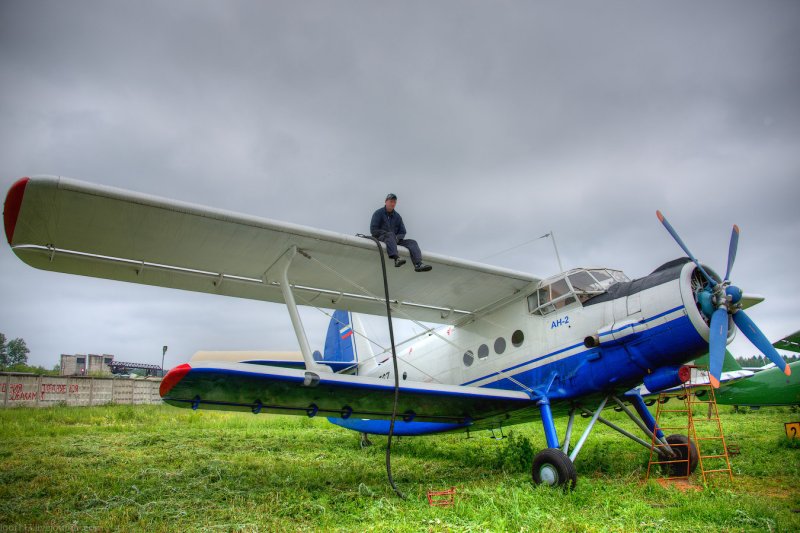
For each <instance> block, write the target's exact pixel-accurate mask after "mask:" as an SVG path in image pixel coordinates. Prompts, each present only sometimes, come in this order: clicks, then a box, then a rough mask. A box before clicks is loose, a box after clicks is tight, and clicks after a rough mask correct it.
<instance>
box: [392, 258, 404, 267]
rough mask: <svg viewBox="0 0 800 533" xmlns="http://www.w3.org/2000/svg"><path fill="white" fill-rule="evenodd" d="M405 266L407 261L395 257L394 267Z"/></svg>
mask: <svg viewBox="0 0 800 533" xmlns="http://www.w3.org/2000/svg"><path fill="white" fill-rule="evenodd" d="M405 264H406V260H405V259H400V258H399V257H395V258H394V266H396V267H401V266H403V265H405Z"/></svg>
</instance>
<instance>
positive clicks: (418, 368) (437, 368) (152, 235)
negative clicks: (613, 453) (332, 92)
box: [3, 176, 788, 487]
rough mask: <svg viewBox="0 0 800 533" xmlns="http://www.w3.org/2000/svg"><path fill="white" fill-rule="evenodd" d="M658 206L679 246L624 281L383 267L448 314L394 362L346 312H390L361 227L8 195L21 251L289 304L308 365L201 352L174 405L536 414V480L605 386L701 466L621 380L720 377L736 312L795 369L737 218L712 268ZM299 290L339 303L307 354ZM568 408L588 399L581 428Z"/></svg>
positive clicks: (77, 267)
mask: <svg viewBox="0 0 800 533" xmlns="http://www.w3.org/2000/svg"><path fill="white" fill-rule="evenodd" d="M658 217H659V220H660V221H661V222H662V224H663V225H664V226H665V227H666V229H667V230H668V231H669V232H670V234H671V235H672V237H673V238H674V239H675V240H676V241H677V242H678V244H679V245H680V246H681V248H683V250H684V252H685V253H686V255H687V256H688V258H682V259H677V260H674V261H671V262H669V263H666V264H664V265H662V266H660V267H658V268H657V269H655V270H654V271H653V272H652V273H651V274H649V275H648V276H645V277H644V278H641V279H636V280H632V281H631V280H629V279H628V278H627V277H626V276H625V275H624V274H623V273H622V272H621V271H619V270H615V269H611V268H576V269H573V270H570V271H568V272H562V273H559V274H557V275H555V276H553V277H550V278H547V279H540V278H538V277H536V276H533V275H530V274H527V273H524V272H516V271H512V270H507V269H504V268H497V267H493V266H488V265H483V264H478V263H474V262H470V261H464V260H460V259H454V258H451V257H445V256H442V255H436V254H432V253H426V254H425V257H426V261H427V262H428V263H430V264H431V265H432V266H433V267H434V268H433V270H432V271H431V272H430V273H426V274H424V275H420V274H416V273H414V272H413V270H412V269H404V268H390V269H387V270H388V272H386V276H387V282H388V283H387V288H388V293H389V295H390V296H389V302H390V308H391V314H392V315H394V316H395V317H399V318H404V319H411V320H416V321H423V322H428V323H437V324H442V325H443V326H442V327H441V328H438V329H432V330H428V331H427V332H426V334H424V335H423V336H421V338H417V339H416V340H415V341H414V342H412V343H410V344H405V345H402V346H400V350H399V351H400V356H399V357H398V358H399V361H398V365H399V366H398V372H397V374H395V372H394V370H393V364H391V362H392V358H391V357H390V354H389V352H388V351H387V352H384V353H377V354H373V353H372V352H371V350H370V348H369V343H368V342H366V340H365V339H364V338H363V335H364V332H363V331H359V326H358V320H356V319H357V316H353V315H352V314H351V313H367V314H373V315H383V316H386V314H387V309H386V301H385V298H386V297H385V296H384V294H385V291H384V277H383V274H382V271H381V260H380V258H381V256H380V255H379V254H378V252H379V251H380V248H379V247H378V246H376V244H375V243H374V242H373V241H371V240H368V239H365V238H362V237H358V236H350V235H343V234H339V233H333V232H330V231H325V230H320V229H314V228H310V227H304V226H299V225H295V224H288V223H285V222H278V221H274V220H268V219H264V218H257V217H253V216H246V215H240V214H235V213H231V212H226V211H221V210H217V209H212V208H208V207H201V206H197V205H191V204H188V203H182V202H177V201H172V200H166V199H162V198H157V197H154V196H149V195H145V194H138V193H134V192H129V191H125V190H120V189H115V188H110V187H104V186H99V185H93V184H89V183H84V182H80V181H75V180H71V179H66V178H61V177H48V176H42V177H34V178H23V179H21V180H19V181H17V182H16V183H15V184H14V185H13V186H12V187H11V189H10V191H9V192H8V195H7V197H6V200H5V206H4V212H3V218H4V225H5V231H6V236H7V238H8V242H9V244H10V245H11V247H12V249H13V251H14V253H15V254H16V255H17V256H18V257H19V258H20V259H21V260H22V261H24V262H25V263H27V264H29V265H31V266H34V267H36V268H40V269H43V270H53V271H58V272H68V273H72V274H79V275H85V276H94V277H99V278H107V279H114V280H120V281H127V282H131V283H142V284H148V285H157V286H161V287H171V288H176V289H184V290H190V291H199V292H205V293H211V294H218V295H225V296H235V297H240V298H251V299H255V300H264V301H269V302H279V303H283V304H285V305H286V308H287V310H288V312H289V315H290V317H291V319H292V324H293V326H294V329H295V333H296V335H297V340H298V342H299V344H300V349H301V352H302V355H303V365H302V366H303V368H296V367H293V365H292V364H285V362H281V361H259V360H250V361H234V362H231V361H213V360H211V361H209V360H202V361H195V360H193V361H191V362H190V363H187V364H182V365H180V366H177V367H175V368H173V369H172V370H171V371H170V372H169V373H168V374H167V375H166V377H165V378H164V380H163V382H162V384H161V396H162V397H163V399H164V401H165V402H167V403H169V404H171V405H175V406H179V407H191V408H194V409H198V408H200V409H225V410H239V411H252V412H253V413H259V412H260V413H288V414H297V415H302V416H316V415H322V416H326V417H328V418H329V419H330V420H331V421H332V422H334V423H336V424H339V425H341V426H344V427H346V428H350V429H352V430H355V431H358V432H361V433H367V434H370V433H371V434H388V433H389V429H390V421H389V420H390V419H391V418H392V413H393V408H395V409H394V411H395V412H396V413H398V418H397V422H396V424H395V425H394V427H393V429H394V434H396V435H423V434H427V433H437V432H443V431H453V430H469V431H472V430H477V429H500V428H503V427H505V426H509V425H512V424H519V423H522V422H528V421H533V420H539V421H540V423H541V424H542V426H543V428H544V435H545V439H546V442H547V448H546V449H544V450H542V451H541V452H540V453H538V454H537V455H536V456H535V458H534V460H533V472H532V474H533V480H534V482H536V483H544V484H548V485H553V486H566V487H570V486H574V484H575V482H576V473H575V467H574V465H573V462H574V461H575V459H576V457H577V455H578V453H579V451H580V449H581V447H582V446H583V444H584V442H585V441H586V438H587V437H588V436H589V433H590V432H591V430H592V428H593V427H594V425H595V422H596V421H597V420H598V419H601V421H604V419H602V418H601V417H600V415H601V412H602V411H603V409H604V407H605V406H606V405H607V404H608V405H614V406H615V407H617V408H621V409H623V410H624V411H625V412H626V413H627V414H628V415H629V416H630V417H631V419H632V420H633V421H634V422H635V423H636V425H638V426H639V428H641V430H642V431H643V432H644V433H645V434H646V435H647V436H648V438H647V440H645V439H642V438H639V437H636V436H635V435H633V434H631V433H629V432H627V431H624V430H623V429H622V428H619V427H617V426H616V425H614V427H615V429H617V430H618V431H620V432H621V433H623V432H624V433H623V434H624V435H625V436H627V437H629V438H631V439H634V440H635V441H636V442H638V443H639V444H642V445H643V446H646V447H648V448H651V447H652V448H654V450H655V452H656V453H658V454H659V455H661V456H663V457H665V458H667V460H669V459H671V460H678V459H680V458H682V459H683V461H684V465H686V464H687V459H688V460H689V462H688V464H689V465H690V466H691V467H694V465H695V464H696V451H695V450H694V446H693V445H692V443H691V442H689V441H688V438H687V437H686V436H684V435H670V436H665V435H664V434H663V433H662V432H661V431H660V430H659V429H658V428H656V427H655V420H654V419H653V417H652V415H651V414H650V412H649V411H648V410H647V407H646V406H645V404H644V402H643V400H642V399H641V397H640V396H639V395H638V394H636V393H635V392H634V391H632V390H631V389H632V388H633V387H635V386H637V385H639V384H640V383H642V382H644V384H645V385H646V387H647V388H648V389H649V390H650V391H658V390H662V389H666V388H669V387H673V386H675V385H677V384H679V383H681V382H682V381H684V380H685V379H686V375H687V370H688V369H687V367H685V366H683V365H684V363H686V362H687V361H691V360H693V359H695V358H696V357H698V356H699V355H701V354H703V353H706V352H710V353H711V365H710V366H711V368H710V373H711V380H712V382H717V383H715V384H718V379H719V376H720V373H721V367H722V359H723V356H724V352H725V346H726V344H727V343H728V342H730V341H731V340H732V338H733V336H734V333H735V328H733V324H736V326H738V327H739V329H741V330H742V331H743V333H744V334H745V335H746V336H747V337H748V338H749V339H750V340H751V341H753V343H754V344H755V345H756V346H757V347H758V348H759V349H760V350H762V351H763V352H764V354H765V355H766V356H767V357H769V358H770V359H771V360H772V361H773V362H774V363H775V364H776V365H777V366H778V367H780V368H781V369H782V370H784V371H785V372H787V374H788V367H787V366H786V364H785V362H784V361H783V359H781V358H780V356H779V355H778V354H777V352H775V350H774V349H773V348H772V346H771V345H770V343H769V341H767V339H766V338H765V337H764V335H763V334H762V333H761V332H760V331H759V330H758V328H757V327H756V326H755V325H754V324H753V323H752V322H751V321H750V319H749V318H748V317H747V315H746V314H745V312H744V311H743V309H744V308H747V307H748V306H750V305H753V304H755V303H758V302H759V301H761V300H763V298H761V297H758V296H749V295H745V294H743V293H742V291H741V290H740V289H739V288H738V287H736V286H734V285H732V284H731V283H730V281H729V275H730V271H731V268H732V266H733V260H734V257H735V252H736V246H737V242H738V228H737V227H736V226H734V231H733V234H732V237H731V243H730V249H729V257H728V265H727V271H726V273H725V276H724V277H720V276H719V275H717V274H716V273H715V272H714V271H713V270H711V269H710V268H709V267H707V266H705V265H701V264H700V263H699V262H698V261H697V260H696V259H695V258H694V256H693V255H692V254H691V253H690V252H689V250H688V248H687V247H686V246H685V245H684V244H683V242H682V241H681V240H680V238H679V237H678V235H677V233H676V232H675V231H674V230H673V228H672V226H670V225H669V223H668V222H667V220H666V219H665V218H664V217H663V216H662V215H661V213H658ZM298 304H299V305H306V306H315V307H318V308H330V309H335V310H338V311H339V312H338V313H336V314H335V316H334V319H333V325H332V327H333V328H334V330H335V331H336V332H337V333H339V340H341V341H343V342H341V343H339V344H338V346H337V343H331V345H330V346H329V348H328V349H326V351H325V352H326V353H324V354H322V357H319V356H317V357H315V356H314V353H313V352H312V351H311V349H310V347H309V344H308V341H307V339H306V335H305V332H304V330H303V325H302V322H301V320H300V316H299V314H298V311H297V305H298ZM353 328H355V329H353ZM351 330H352V331H353V334H350V333H351ZM337 342H338V341H337ZM395 379H396V380H397V381H398V382H399V388H398V390H399V396H398V397H397V400H396V402H397V403H395V392H396V390H395V382H394V380H395ZM629 406H633V410H631V409H630V408H629ZM576 414H579V415H585V414H588V415H591V418H590V420H589V423H588V425H587V428H586V429H585V430H584V432H583V434H582V436H581V437H580V439H579V440H578V441H577V443H575V442H573V441H572V440H571V434H572V429H573V421H574V419H575V415H576ZM561 415H564V416H569V422H568V425H567V429H566V431H565V433H564V435H563V438H559V436H558V434H557V432H556V428H555V425H554V423H553V417H554V416H561ZM604 422H606V423H609V422H608V421H604ZM653 433H655V436H653ZM652 443H656V444H655V446H653V444H652ZM684 468H686V466H684Z"/></svg>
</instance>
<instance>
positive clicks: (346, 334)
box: [314, 311, 377, 374]
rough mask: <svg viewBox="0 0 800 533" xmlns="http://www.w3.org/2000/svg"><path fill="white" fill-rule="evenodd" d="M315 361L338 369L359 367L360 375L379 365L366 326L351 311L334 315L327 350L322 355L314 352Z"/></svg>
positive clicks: (330, 325)
mask: <svg viewBox="0 0 800 533" xmlns="http://www.w3.org/2000/svg"><path fill="white" fill-rule="evenodd" d="M314 359H315V360H317V361H319V362H323V363H326V364H329V365H331V366H332V367H337V368H339V367H340V368H347V367H349V366H352V365H358V370H357V373H358V374H363V373H365V372H366V371H368V370H369V369H370V368H372V367H374V366H375V365H376V364H377V363H376V362H375V357H374V354H373V352H372V346H371V342H370V341H369V339H368V338H367V336H366V334H365V330H364V325H363V324H362V323H361V320H360V319H359V318H358V315H354V314H352V313H350V312H349V311H336V312H334V313H333V317H331V321H330V322H329V323H328V332H327V334H326V335H325V350H324V352H323V353H321V354H320V353H319V352H314Z"/></svg>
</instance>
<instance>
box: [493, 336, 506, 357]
mask: <svg viewBox="0 0 800 533" xmlns="http://www.w3.org/2000/svg"><path fill="white" fill-rule="evenodd" d="M505 351H506V340H505V339H504V338H503V337H497V340H496V341H494V353H496V354H497V355H500V354H501V353H503V352H505Z"/></svg>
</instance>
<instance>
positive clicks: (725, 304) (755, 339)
mask: <svg viewBox="0 0 800 533" xmlns="http://www.w3.org/2000/svg"><path fill="white" fill-rule="evenodd" d="M656 216H658V220H659V221H661V223H662V224H663V225H664V227H665V228H666V230H667V231H668V232H669V234H670V235H672V238H673V239H675V242H677V243H678V246H680V247H681V249H682V250H683V251H684V252H685V253H686V255H687V256H688V257H689V259H691V261H692V262H693V263H694V264H695V265H697V268H698V270H699V271H700V273H702V274H703V277H704V278H705V279H706V281H707V283H706V285H705V287H703V288H702V289H700V290H699V291H697V294H696V295H695V297H696V298H697V303H698V305H699V306H700V310H701V311H702V313H703V314H704V315H706V317H707V318H709V319H710V320H711V324H710V326H709V329H710V333H709V338H708V344H709V374H710V376H709V380H710V381H711V385H712V386H713V387H714V388H719V379H720V376H721V374H722V362H723V359H724V358H725V345H726V344H727V340H728V315H731V316H732V317H733V323H734V324H736V326H737V327H738V328H739V330H740V331H741V332H742V333H743V334H744V336H745V337H747V339H748V340H749V341H750V342H752V343H753V345H754V346H755V347H756V348H758V349H759V350H760V351H761V353H763V354H764V355H766V356H767V358H768V359H769V360H770V361H772V362H773V363H775V366H777V367H778V368H780V369H781V370H783V372H784V373H785V374H786V375H787V376H788V375H791V372H792V370H791V368H790V367H789V365H787V364H786V362H785V361H784V360H783V358H782V357H781V356H780V354H779V353H778V351H777V350H776V349H775V348H774V347H773V346H772V344H770V342H769V340H768V339H767V337H766V336H765V335H764V334H763V333H762V332H761V330H760V329H758V326H756V325H755V323H754V322H753V321H752V320H751V319H750V317H749V316H747V314H746V313H745V312H744V310H743V309H742V305H741V303H739V302H740V301H741V299H742V294H743V293H742V290H741V289H740V288H739V287H737V286H736V285H732V284H731V281H730V275H731V270H733V263H734V261H735V260H736V250H737V248H738V247H739V226H737V225H736V224H734V225H733V231H731V240H730V244H729V245H728V267H727V269H726V270H725V279H724V280H722V282H721V283H720V282H718V281H717V280H715V279H714V278H712V277H711V276H710V275H709V274H708V272H706V270H705V269H704V268H703V266H702V265H701V264H700V262H699V261H698V260H697V259H696V258H695V256H694V255H692V252H691V251H689V248H688V247H687V246H686V244H685V243H684V242H683V240H682V239H681V238H680V236H679V235H678V232H677V231H675V228H673V227H672V225H671V224H670V223H669V222H668V221H667V219H666V217H664V215H663V214H662V213H661V211H656Z"/></svg>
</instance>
